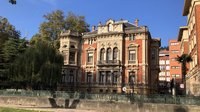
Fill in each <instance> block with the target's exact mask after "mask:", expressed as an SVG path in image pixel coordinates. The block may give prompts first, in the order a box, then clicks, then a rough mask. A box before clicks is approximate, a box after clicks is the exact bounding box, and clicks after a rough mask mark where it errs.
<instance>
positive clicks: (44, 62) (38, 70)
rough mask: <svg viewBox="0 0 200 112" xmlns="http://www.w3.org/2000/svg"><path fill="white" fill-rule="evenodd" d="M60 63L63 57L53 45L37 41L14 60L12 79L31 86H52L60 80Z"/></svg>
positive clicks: (61, 63)
mask: <svg viewBox="0 0 200 112" xmlns="http://www.w3.org/2000/svg"><path fill="white" fill-rule="evenodd" d="M19 64H20V66H18V65H19ZM62 65H63V57H62V55H61V54H60V53H59V52H58V51H57V50H56V49H55V48H54V46H53V45H52V44H50V43H49V42H46V41H39V42H37V43H35V44H34V45H33V46H31V47H29V48H28V49H27V50H26V51H25V53H24V54H23V55H20V56H19V58H18V59H17V60H16V61H15V64H14V67H13V68H15V69H14V73H15V75H13V81H16V82H19V83H23V84H24V85H25V86H26V87H31V88H32V87H35V86H37V85H40V87H44V86H51V87H52V86H55V85H56V84H57V83H58V82H59V81H60V78H61V68H62Z"/></svg>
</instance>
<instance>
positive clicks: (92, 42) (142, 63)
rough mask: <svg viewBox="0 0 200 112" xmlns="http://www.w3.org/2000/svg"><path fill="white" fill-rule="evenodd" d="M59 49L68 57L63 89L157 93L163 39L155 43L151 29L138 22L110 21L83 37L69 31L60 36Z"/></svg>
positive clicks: (99, 25)
mask: <svg viewBox="0 0 200 112" xmlns="http://www.w3.org/2000/svg"><path fill="white" fill-rule="evenodd" d="M60 45H61V46H60V52H62V53H63V55H64V57H65V65H64V66H63V84H64V85H65V87H66V88H63V89H66V90H77V91H83V92H86V91H87V92H92V93H99V92H100V93H106V92H114V93H121V92H127V93H130V92H134V93H138V94H147V93H155V92H157V83H158V73H159V60H158V59H159V58H158V53H159V47H160V39H153V38H152V37H151V34H150V31H149V29H148V27H146V26H138V20H136V21H135V23H130V22H128V21H127V20H120V21H114V20H112V19H109V20H107V21H106V23H105V24H102V23H99V24H98V25H97V27H95V26H93V27H92V31H91V32H86V33H83V35H81V36H79V35H77V34H73V33H71V32H69V31H66V32H64V33H62V34H61V38H60ZM66 46H67V47H66ZM73 57H74V58H73ZM70 60H71V61H70ZM72 71H73V72H72ZM72 74H73V75H72ZM72 82H73V83H72ZM67 84H68V85H67ZM69 85H70V86H69ZM123 90H124V91H123Z"/></svg>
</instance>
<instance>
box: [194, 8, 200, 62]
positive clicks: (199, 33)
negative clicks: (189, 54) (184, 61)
mask: <svg viewBox="0 0 200 112" xmlns="http://www.w3.org/2000/svg"><path fill="white" fill-rule="evenodd" d="M195 15H196V16H195V17H196V37H197V49H198V52H197V55H198V56H197V57H198V62H197V63H198V65H199V64H200V58H199V57H200V48H199V46H200V5H197V6H196V7H195Z"/></svg>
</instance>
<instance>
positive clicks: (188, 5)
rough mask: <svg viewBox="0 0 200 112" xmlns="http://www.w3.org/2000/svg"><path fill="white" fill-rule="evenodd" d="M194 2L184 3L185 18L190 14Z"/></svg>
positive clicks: (186, 0) (188, 0)
mask: <svg viewBox="0 0 200 112" xmlns="http://www.w3.org/2000/svg"><path fill="white" fill-rule="evenodd" d="M191 1H192V0H185V1H184V7H183V16H187V15H188V13H189V8H190V6H191Z"/></svg>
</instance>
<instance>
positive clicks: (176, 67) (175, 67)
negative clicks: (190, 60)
mask: <svg viewBox="0 0 200 112" xmlns="http://www.w3.org/2000/svg"><path fill="white" fill-rule="evenodd" d="M171 68H172V69H180V66H172V67H171Z"/></svg>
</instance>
